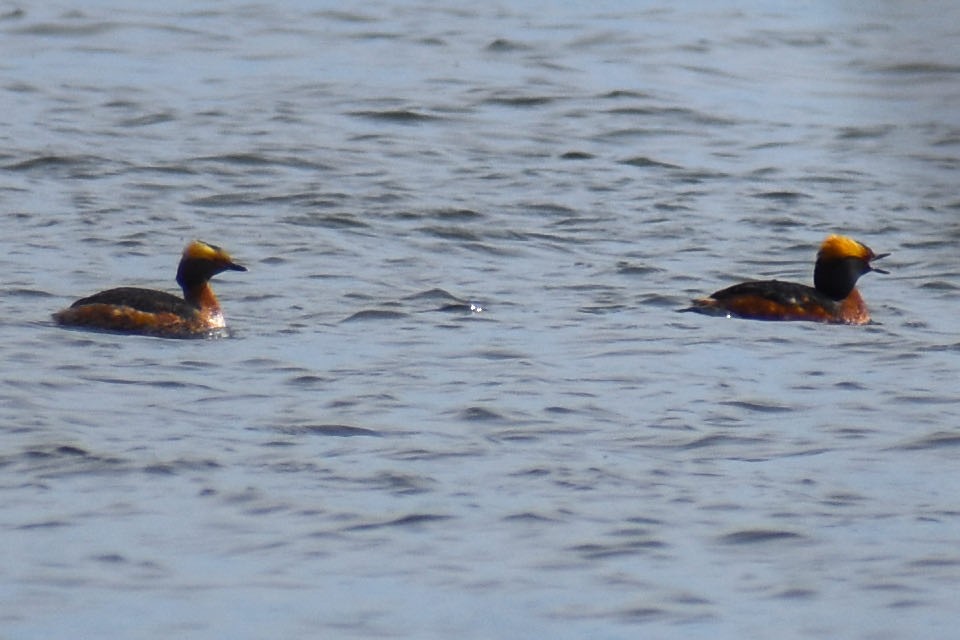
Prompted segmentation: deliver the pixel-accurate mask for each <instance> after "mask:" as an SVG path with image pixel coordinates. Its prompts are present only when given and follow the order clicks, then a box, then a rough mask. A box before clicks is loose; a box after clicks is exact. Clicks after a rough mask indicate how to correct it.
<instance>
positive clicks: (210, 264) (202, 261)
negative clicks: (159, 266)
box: [177, 240, 247, 290]
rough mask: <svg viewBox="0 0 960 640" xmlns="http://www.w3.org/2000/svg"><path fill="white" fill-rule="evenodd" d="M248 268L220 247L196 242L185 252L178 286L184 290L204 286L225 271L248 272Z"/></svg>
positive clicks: (181, 262) (188, 246) (189, 245)
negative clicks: (236, 261)
mask: <svg viewBox="0 0 960 640" xmlns="http://www.w3.org/2000/svg"><path fill="white" fill-rule="evenodd" d="M246 270H247V268H246V267H244V266H241V265H239V264H237V263H235V262H234V261H233V258H231V257H230V254H228V253H227V252H226V251H224V250H223V249H221V248H220V247H218V246H216V245H213V244H207V243H206V242H202V241H200V240H194V241H193V242H191V243H190V244H188V245H187V248H186V249H184V250H183V257H182V258H180V266H179V267H178V268H177V284H179V285H180V286H181V287H183V289H184V290H186V289H190V288H192V287H195V286H197V285H199V284H203V283H204V282H206V281H207V280H209V279H210V278H212V277H213V276H215V275H217V274H218V273H222V272H224V271H246Z"/></svg>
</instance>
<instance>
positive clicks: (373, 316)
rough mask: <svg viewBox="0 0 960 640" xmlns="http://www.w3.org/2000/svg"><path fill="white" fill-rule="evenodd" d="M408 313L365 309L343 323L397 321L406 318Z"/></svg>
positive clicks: (345, 319)
mask: <svg viewBox="0 0 960 640" xmlns="http://www.w3.org/2000/svg"><path fill="white" fill-rule="evenodd" d="M408 315H410V314H408V313H405V312H403V311H394V310H392V309H364V310H363V311H357V312H356V313H354V314H353V315H350V316H348V317H346V318H344V319H343V320H341V322H355V321H362V320H396V319H398V318H406V317H407V316H408Z"/></svg>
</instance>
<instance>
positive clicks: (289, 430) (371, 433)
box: [277, 424, 383, 438]
mask: <svg viewBox="0 0 960 640" xmlns="http://www.w3.org/2000/svg"><path fill="white" fill-rule="evenodd" d="M277 430H278V431H280V432H282V433H286V434H289V435H311V436H332V437H337V438H353V437H356V436H367V437H372V438H381V437H383V434H382V433H381V432H379V431H376V430H374V429H367V428H365V427H354V426H351V425H347V424H305V425H291V426H283V427H277Z"/></svg>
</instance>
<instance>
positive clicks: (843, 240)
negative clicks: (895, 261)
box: [817, 235, 877, 262]
mask: <svg viewBox="0 0 960 640" xmlns="http://www.w3.org/2000/svg"><path fill="white" fill-rule="evenodd" d="M844 258H857V259H858V260H863V261H864V262H870V261H871V260H874V259H876V258H877V256H876V255H875V254H874V253H873V251H871V250H870V247H868V246H867V245H865V244H863V243H862V242H857V241H856V240H854V239H853V238H848V237H847V236H838V235H832V236H829V237H828V238H827V239H826V240H824V241H823V244H822V245H820V251H819V252H817V259H818V260H842V259H844Z"/></svg>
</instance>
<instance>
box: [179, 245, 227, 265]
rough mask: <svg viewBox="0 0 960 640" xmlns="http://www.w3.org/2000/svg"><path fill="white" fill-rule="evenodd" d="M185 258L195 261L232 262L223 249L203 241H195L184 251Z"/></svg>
mask: <svg viewBox="0 0 960 640" xmlns="http://www.w3.org/2000/svg"><path fill="white" fill-rule="evenodd" d="M183 257H184V258H190V259H193V260H211V261H220V262H222V261H226V262H229V261H230V256H228V255H227V254H226V252H225V251H224V250H223V249H221V248H220V247H218V246H216V245H212V244H207V243H206V242H203V241H202V240H194V241H193V242H191V243H190V244H188V245H187V248H186V249H184V250H183Z"/></svg>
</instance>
